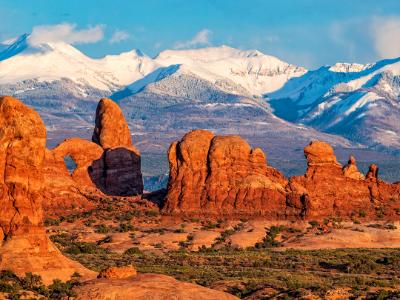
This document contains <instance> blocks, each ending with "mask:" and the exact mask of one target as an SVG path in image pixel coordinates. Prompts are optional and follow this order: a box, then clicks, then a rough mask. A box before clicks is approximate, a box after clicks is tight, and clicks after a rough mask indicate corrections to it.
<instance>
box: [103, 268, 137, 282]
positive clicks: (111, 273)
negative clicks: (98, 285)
mask: <svg viewBox="0 0 400 300" xmlns="http://www.w3.org/2000/svg"><path fill="white" fill-rule="evenodd" d="M136 275H137V272H136V269H135V268H134V267H132V266H125V267H109V268H107V269H104V270H102V271H101V272H100V273H99V275H97V278H106V279H124V278H129V277H134V276H136Z"/></svg>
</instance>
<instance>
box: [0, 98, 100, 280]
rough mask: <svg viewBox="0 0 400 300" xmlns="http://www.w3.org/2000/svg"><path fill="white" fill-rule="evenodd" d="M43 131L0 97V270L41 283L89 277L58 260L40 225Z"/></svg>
mask: <svg viewBox="0 0 400 300" xmlns="http://www.w3.org/2000/svg"><path fill="white" fill-rule="evenodd" d="M45 144H46V130H45V127H44V124H43V122H42V120H41V119H40V117H39V115H38V114H37V113H36V112H35V111H33V110H31V109H29V108H28V107H26V106H25V105H24V104H22V103H21V102H19V101H18V100H16V99H14V98H12V97H0V238H1V246H0V269H2V270H4V269H11V270H13V271H14V272H15V273H16V274H17V275H24V274H25V273H26V272H33V273H37V274H39V275H41V276H42V277H43V281H44V282H45V283H50V282H51V281H52V279H55V278H59V279H62V280H68V279H69V278H70V276H71V275H72V274H73V273H74V272H79V273H80V274H81V275H83V276H87V277H91V276H93V275H94V273H93V272H91V271H89V270H87V269H85V268H84V267H83V266H81V265H80V264H79V263H76V262H73V261H71V260H69V259H67V258H66V257H64V256H63V255H62V254H61V253H60V252H59V251H58V250H57V249H56V248H55V247H54V246H53V244H52V243H51V242H50V240H49V239H48V238H47V236H46V233H45V230H44V227H43V225H42V222H43V209H42V187H43V182H44V177H43V170H42V162H43V159H44V155H45Z"/></svg>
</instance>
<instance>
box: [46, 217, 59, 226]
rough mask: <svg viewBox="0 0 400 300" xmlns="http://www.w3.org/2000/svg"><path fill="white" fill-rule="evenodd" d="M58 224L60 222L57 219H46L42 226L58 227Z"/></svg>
mask: <svg viewBox="0 0 400 300" xmlns="http://www.w3.org/2000/svg"><path fill="white" fill-rule="evenodd" d="M60 223H61V222H60V220H58V219H52V218H46V219H45V220H44V226H59V225H60Z"/></svg>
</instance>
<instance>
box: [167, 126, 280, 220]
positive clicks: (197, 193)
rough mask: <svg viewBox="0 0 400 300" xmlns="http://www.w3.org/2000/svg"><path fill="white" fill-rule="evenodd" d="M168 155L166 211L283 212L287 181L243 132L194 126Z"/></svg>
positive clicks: (222, 212)
mask: <svg viewBox="0 0 400 300" xmlns="http://www.w3.org/2000/svg"><path fill="white" fill-rule="evenodd" d="M168 158H169V164H170V178H169V183H168V194H167V197H166V202H165V206H164V211H165V212H168V213H179V212H205V213H216V214H238V215H240V214H262V215H270V217H275V218H276V217H279V216H280V214H283V213H284V208H285V186H286V183H287V180H286V179H285V177H284V176H283V175H282V174H281V173H279V172H278V171H277V170H275V169H273V168H271V167H269V166H267V164H266V159H265V155H264V153H263V152H262V150H261V149H259V148H256V149H251V147H250V146H249V145H248V143H247V142H246V141H244V140H243V139H241V138H240V137H238V136H214V135H213V134H212V133H211V132H208V131H205V130H194V131H191V132H189V133H188V134H186V135H185V136H184V137H183V139H182V140H181V141H180V142H175V143H173V144H172V145H171V147H170V149H169V152H168Z"/></svg>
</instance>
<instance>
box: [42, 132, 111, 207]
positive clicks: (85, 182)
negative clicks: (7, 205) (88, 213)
mask: <svg viewBox="0 0 400 300" xmlns="http://www.w3.org/2000/svg"><path fill="white" fill-rule="evenodd" d="M102 154H103V149H102V148H101V147H100V146H98V145H97V144H95V143H92V142H89V141H86V140H83V139H80V138H71V139H67V140H65V141H63V142H62V143H61V144H60V145H58V146H57V147H56V148H54V149H53V150H46V154H45V160H44V168H43V172H44V174H45V182H44V189H43V196H44V198H45V199H46V200H45V202H44V207H45V208H46V209H47V208H48V209H49V210H50V211H51V212H56V211H64V210H65V209H72V208H74V209H75V208H84V209H87V208H91V207H93V203H91V202H90V201H89V200H88V199H87V197H86V195H88V194H96V193H98V191H97V187H96V185H95V184H94V183H93V181H92V179H91V177H98V178H99V177H101V176H102V174H103V167H102V166H99V168H98V169H93V168H92V167H91V165H92V162H93V161H95V160H98V159H100V158H101V156H102ZM66 157H69V158H70V159H71V160H73V162H75V164H76V167H75V169H74V170H73V172H72V173H71V174H70V172H69V170H68V169H67V167H66V164H65V160H64V159H65V158H66Z"/></svg>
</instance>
